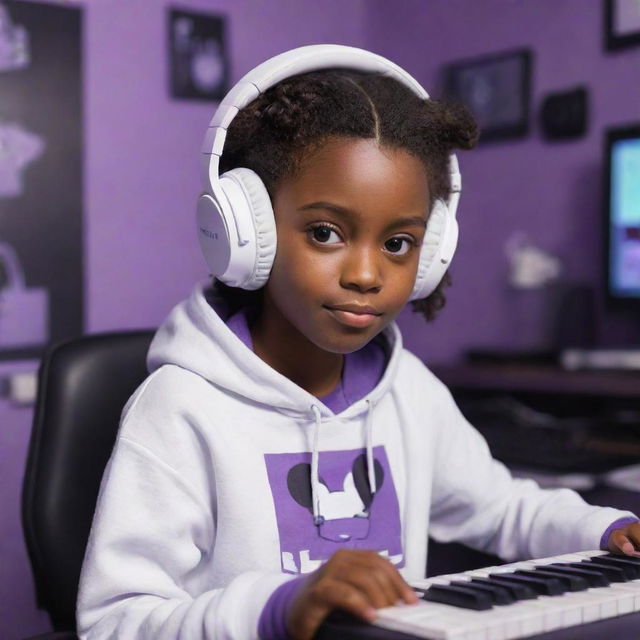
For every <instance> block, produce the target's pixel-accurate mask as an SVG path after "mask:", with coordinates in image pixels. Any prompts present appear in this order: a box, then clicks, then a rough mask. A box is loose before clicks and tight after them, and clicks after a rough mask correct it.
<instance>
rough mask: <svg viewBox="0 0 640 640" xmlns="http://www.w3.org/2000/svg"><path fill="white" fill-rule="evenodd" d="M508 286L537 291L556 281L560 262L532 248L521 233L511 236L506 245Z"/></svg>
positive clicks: (559, 271) (560, 267)
mask: <svg viewBox="0 0 640 640" xmlns="http://www.w3.org/2000/svg"><path fill="white" fill-rule="evenodd" d="M505 249H506V254H507V257H508V259H509V284H511V286H512V287H514V288H516V289H538V288H541V287H544V286H545V285H547V284H549V283H550V282H553V281H555V280H557V279H558V277H559V276H560V273H561V272H562V264H561V262H560V260H559V259H558V258H557V257H555V256H553V255H551V254H550V253H547V252H546V251H543V250H542V249H539V248H538V247H536V246H534V245H533V244H531V243H530V242H528V240H527V239H526V237H525V236H524V234H522V233H516V234H514V235H512V236H511V237H510V238H509V240H508V241H507V244H506V247H505Z"/></svg>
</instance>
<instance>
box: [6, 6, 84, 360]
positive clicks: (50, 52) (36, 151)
mask: <svg viewBox="0 0 640 640" xmlns="http://www.w3.org/2000/svg"><path fill="white" fill-rule="evenodd" d="M81 30H82V13H81V9H79V8H77V7H63V6H58V5H50V4H44V3H39V2H38V3H36V2H24V1H11V0H0V360H21V359H26V358H38V357H39V356H40V355H41V354H42V351H43V349H44V347H45V346H46V345H47V344H48V343H49V342H55V341H58V340H61V339H64V338H67V337H71V336H75V335H78V334H80V333H82V330H83V259H82V171H83V167H82V134H83V114H82V62H81V60H82V50H81Z"/></svg>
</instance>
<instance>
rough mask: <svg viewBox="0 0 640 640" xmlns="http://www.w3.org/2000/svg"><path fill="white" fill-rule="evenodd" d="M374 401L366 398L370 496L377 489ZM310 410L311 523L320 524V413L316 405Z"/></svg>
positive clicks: (321, 519)
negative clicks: (312, 422) (311, 438)
mask: <svg viewBox="0 0 640 640" xmlns="http://www.w3.org/2000/svg"><path fill="white" fill-rule="evenodd" d="M374 406H375V405H374V403H373V401H372V400H370V399H369V398H367V407H368V409H367V418H366V422H365V430H366V453H367V480H368V482H369V489H370V491H371V498H372V499H373V496H374V495H375V493H376V491H377V489H378V488H377V485H376V473H375V467H374V460H373V408H374ZM311 411H312V412H313V414H314V418H315V424H314V429H313V449H312V451H311V502H312V506H313V523H314V524H315V525H321V524H323V523H324V516H323V515H322V514H321V513H320V475H319V471H318V462H319V455H320V447H319V441H320V423H321V422H322V415H321V413H320V409H319V408H318V406H317V405H315V404H312V405H311Z"/></svg>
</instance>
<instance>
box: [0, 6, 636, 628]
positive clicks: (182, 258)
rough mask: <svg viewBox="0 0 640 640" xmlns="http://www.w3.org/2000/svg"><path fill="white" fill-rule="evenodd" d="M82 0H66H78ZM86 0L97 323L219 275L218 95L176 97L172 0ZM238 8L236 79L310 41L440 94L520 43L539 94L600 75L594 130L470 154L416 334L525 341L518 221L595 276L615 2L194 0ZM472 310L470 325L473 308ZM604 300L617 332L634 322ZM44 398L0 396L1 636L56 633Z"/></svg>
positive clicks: (412, 332) (233, 24)
mask: <svg viewBox="0 0 640 640" xmlns="http://www.w3.org/2000/svg"><path fill="white" fill-rule="evenodd" d="M64 4H68V3H66V2H65V3H64ZM77 4H78V5H81V6H84V7H85V78H84V82H85V96H86V102H85V118H86V131H85V140H86V156H85V157H86V184H85V211H86V265H87V270H88V274H87V280H86V282H87V292H86V300H87V309H86V317H87V329H88V330H89V331H91V332H95V331H102V330H109V329H119V328H134V327H148V326H153V325H157V324H158V323H159V322H160V321H161V320H162V319H163V318H164V316H165V315H166V313H167V312H168V310H169V309H170V308H171V306H172V305H173V304H175V303H176V302H177V301H178V300H180V299H181V298H183V297H184V296H185V294H186V293H187V292H188V291H189V290H190V289H191V287H192V284H193V282H194V281H195V280H197V279H200V278H202V277H203V276H204V275H206V271H205V269H204V263H203V262H202V259H201V257H200V255H199V253H198V250H197V245H196V240H195V234H194V233H193V212H194V202H195V198H196V195H197V193H198V192H199V189H200V185H199V177H198V152H199V149H200V145H201V141H202V135H203V132H204V129H205V128H206V125H207V123H208V121H209V119H210V117H211V115H212V113H213V110H214V105H206V104H202V103H200V102H188V101H172V100H169V98H168V97H167V87H166V56H165V39H166V36H165V6H167V5H168V4H169V3H168V2H167V1H166V0H147V1H145V2H130V1H129V0H91V2H86V3H84V2H78V3H77ZM179 4H180V6H186V7H192V8H194V9H210V10H213V11H219V12H223V13H225V14H227V15H228V16H229V29H230V34H229V35H230V38H229V40H230V51H231V59H232V80H233V81H235V80H237V79H238V78H239V77H240V76H241V75H242V74H244V73H245V72H246V71H247V70H248V69H249V68H251V67H253V66H255V65H256V64H258V63H259V62H261V61H262V60H264V59H266V58H267V57H269V56H272V55H275V54H276V53H278V52H280V51H283V50H285V49H289V48H293V47H296V46H300V45H303V44H313V43H320V42H335V43H341V44H350V45H354V46H362V47H365V48H369V49H371V50H373V51H376V52H377V53H380V54H382V55H386V56H388V57H389V58H391V59H392V60H394V61H395V62H397V63H399V64H400V65H402V66H404V67H406V68H407V70H408V71H409V72H410V73H412V74H413V75H415V76H416V78H417V79H418V80H420V81H421V82H423V83H424V85H425V87H426V88H427V89H428V90H431V89H432V88H433V87H436V86H437V81H438V72H439V69H440V66H441V65H442V64H443V63H444V62H446V61H448V60H454V59H458V58H466V57H468V56H472V55H476V54H478V55H479V54H484V53H489V52H494V51H500V50H505V49H510V48H515V47H521V46H523V45H524V46H529V47H531V48H532V49H533V52H534V74H533V89H534V91H533V93H534V99H533V105H534V109H535V110H536V111H537V108H538V106H539V103H540V98H541V96H542V95H543V94H545V93H546V92H547V91H552V90H562V89H564V88H568V87H571V86H574V85H577V84H586V85H588V86H589V87H590V89H591V98H592V102H591V105H592V113H593V116H592V120H591V128H590V131H589V134H588V135H587V136H586V137H585V138H583V139H581V140H580V141H578V142H573V143H564V144H559V145H553V146H551V145H549V144H546V143H544V142H543V141H542V140H541V137H540V133H539V129H538V127H537V126H536V127H534V131H533V133H532V134H531V135H530V136H529V137H528V138H527V139H525V140H523V141H518V142H509V143H506V144H499V145H494V146H491V147H486V148H480V149H478V150H476V151H473V152H471V153H469V154H462V156H461V158H460V159H461V165H462V173H463V184H464V193H463V198H462V204H461V207H460V209H459V215H460V221H461V229H462V236H461V241H460V245H459V252H458V255H457V257H456V260H455V263H454V269H453V276H454V278H455V285H454V287H453V288H452V289H450V294H449V302H448V305H447V308H446V309H445V311H444V312H443V313H442V316H441V318H440V319H439V320H438V321H437V322H436V323H435V324H433V325H425V324H424V322H423V321H422V320H421V318H419V317H411V316H410V314H409V313H405V314H404V315H403V317H402V319H401V324H402V326H403V328H404V330H405V340H406V343H407V345H408V346H409V347H410V348H411V349H412V350H414V351H415V352H416V353H417V354H418V355H420V356H421V357H423V358H425V359H426V360H428V361H431V362H433V361H436V360H445V359H452V358H455V357H458V356H459V355H460V353H461V351H462V350H463V349H465V348H467V347H469V346H487V345H503V346H519V345H520V344H521V343H522V341H523V340H528V341H531V340H533V339H535V337H536V334H535V332H536V327H535V326H534V325H533V326H532V327H531V333H530V335H524V336H523V335H522V332H521V331H520V330H519V327H518V326H517V325H516V324H515V322H514V320H513V319H514V317H515V316H516V315H517V314H514V305H517V300H514V296H513V292H509V291H508V289H507V286H506V284H505V270H506V262H505V258H504V257H503V246H504V243H505V240H506V239H507V238H508V237H509V235H510V234H511V233H512V232H513V231H514V230H523V231H525V232H527V233H528V235H529V237H530V239H531V240H532V241H534V242H536V243H537V244H539V245H540V246H541V247H543V248H545V249H548V250H549V251H553V252H556V253H558V254H560V255H561V256H562V257H563V259H564V260H565V261H566V264H567V269H568V274H569V275H570V276H571V277H572V278H574V279H580V280H584V281H588V282H594V283H596V282H597V280H598V277H599V265H600V261H601V256H600V245H599V206H600V205H599V203H600V172H601V167H600V144H601V130H602V128H603V127H605V126H608V125H612V124H616V123H621V122H628V121H631V120H636V121H637V120H639V119H640V83H639V82H638V77H639V75H640V74H639V70H640V48H636V49H630V50H627V51H624V52H620V53H617V54H615V55H605V54H604V53H603V51H602V44H601V41H602V37H601V34H602V17H601V6H600V5H601V2H599V1H594V2H584V0H536V1H535V2H515V0H482V2H478V0H403V2H401V3H399V2H394V3H390V2H387V1H386V0H351V1H350V2H345V1H344V0H323V2H321V3H317V2H311V1H309V0H307V1H305V2H300V1H299V0H278V1H277V2H275V1H273V2H268V1H267V0H253V1H251V0H217V1H215V0H210V1H205V0H182V1H181V2H180V3H179ZM469 319H472V322H470V321H469ZM633 331H634V327H631V326H629V323H625V322H622V321H621V322H618V323H616V322H615V319H614V318H612V317H610V316H605V315H603V314H602V313H601V314H600V335H601V338H602V340H608V341H611V342H613V341H614V339H615V337H616V336H620V337H619V338H618V339H619V340H626V339H628V338H629V336H632V335H634V333H633ZM30 422H31V409H30V408H18V407H14V406H11V405H9V404H7V403H6V402H5V401H1V400H0V424H1V425H2V427H3V428H2V430H0V513H1V514H2V517H1V518H0V566H1V567H2V571H0V637H3V638H4V637H7V638H13V637H21V636H24V635H28V634H30V633H37V632H41V631H46V630H47V629H48V621H47V619H46V616H45V615H44V614H42V613H41V612H37V611H36V609H35V603H34V598H33V593H32V584H31V577H30V572H29V567H28V562H27V558H26V553H25V550H24V546H23V543H22V532H21V529H20V524H19V494H20V483H21V480H22V473H23V467H24V459H25V455H26V447H27V441H28V437H29V427H30Z"/></svg>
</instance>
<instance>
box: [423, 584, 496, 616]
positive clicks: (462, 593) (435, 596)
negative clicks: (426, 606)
mask: <svg viewBox="0 0 640 640" xmlns="http://www.w3.org/2000/svg"><path fill="white" fill-rule="evenodd" d="M422 599H423V600H429V601H431V602H440V603H442V604H450V605H451V606H453V607H461V608H463V609H474V610H476V611H486V610H487V609H491V608H492V605H491V598H490V597H489V596H488V595H487V594H486V593H481V592H480V591H478V590H475V591H474V590H473V589H467V588H466V587H452V586H450V585H444V584H432V585H431V586H430V587H429V588H428V589H427V592H426V593H425V594H424V595H423V596H422Z"/></svg>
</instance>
